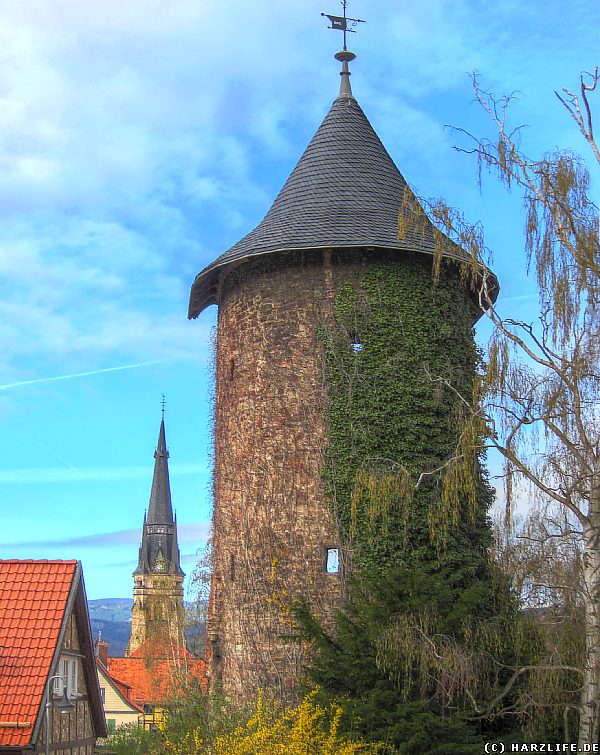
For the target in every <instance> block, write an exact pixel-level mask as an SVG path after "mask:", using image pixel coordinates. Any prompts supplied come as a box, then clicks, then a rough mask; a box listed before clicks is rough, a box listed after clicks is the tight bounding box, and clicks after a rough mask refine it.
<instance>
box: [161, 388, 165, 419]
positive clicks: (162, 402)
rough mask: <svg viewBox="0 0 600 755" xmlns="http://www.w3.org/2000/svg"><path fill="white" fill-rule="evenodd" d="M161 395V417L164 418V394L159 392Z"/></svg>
mask: <svg viewBox="0 0 600 755" xmlns="http://www.w3.org/2000/svg"><path fill="white" fill-rule="evenodd" d="M161 396H162V401H161V404H162V418H163V419H164V418H165V394H164V393H161Z"/></svg>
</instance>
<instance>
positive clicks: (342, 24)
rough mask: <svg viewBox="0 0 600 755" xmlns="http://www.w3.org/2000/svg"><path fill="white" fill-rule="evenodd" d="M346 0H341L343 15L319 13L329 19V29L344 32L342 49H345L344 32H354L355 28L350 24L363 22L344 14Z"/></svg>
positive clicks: (354, 24) (355, 24)
mask: <svg viewBox="0 0 600 755" xmlns="http://www.w3.org/2000/svg"><path fill="white" fill-rule="evenodd" d="M347 4H348V3H347V0H342V9H343V11H344V15H343V16H330V15H329V13H321V15H322V16H327V18H328V19H329V20H330V21H331V26H329V27H327V28H329V29H338V30H339V31H343V32H344V48H343V49H344V50H347V49H348V48H347V47H346V33H347V32H349V31H350V32H352V34H356V30H355V29H351V28H350V27H351V26H358V24H364V23H365V22H364V21H363V20H362V18H348V17H347V16H346V5H347Z"/></svg>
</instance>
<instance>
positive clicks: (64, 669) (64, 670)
mask: <svg viewBox="0 0 600 755" xmlns="http://www.w3.org/2000/svg"><path fill="white" fill-rule="evenodd" d="M65 687H66V688H67V695H68V696H69V697H73V696H74V695H76V694H77V658H71V657H69V656H65V655H63V656H62V658H61V659H60V662H59V664H58V676H56V677H55V678H54V682H53V685H52V689H53V692H54V694H55V695H62V693H63V689H64V688H65Z"/></svg>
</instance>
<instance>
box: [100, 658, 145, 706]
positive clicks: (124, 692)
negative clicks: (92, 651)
mask: <svg viewBox="0 0 600 755" xmlns="http://www.w3.org/2000/svg"><path fill="white" fill-rule="evenodd" d="M96 666H97V667H98V668H99V669H100V671H101V673H102V674H103V675H104V677H106V679H107V680H108V682H109V684H112V685H113V687H114V688H115V689H116V690H117V692H118V693H119V694H120V695H121V697H122V698H123V700H125V702H126V703H127V704H128V705H131V707H132V708H135V709H136V710H138V711H139V712H140V713H143V712H144V711H143V709H142V707H141V706H140V705H139V704H137V703H134V702H133V700H132V699H131V685H129V684H126V683H125V682H123V681H121V680H120V679H117V678H116V677H114V676H112V674H110V672H109V671H108V669H107V667H106V666H105V665H104V664H103V663H102V661H101V660H99V659H98V658H96Z"/></svg>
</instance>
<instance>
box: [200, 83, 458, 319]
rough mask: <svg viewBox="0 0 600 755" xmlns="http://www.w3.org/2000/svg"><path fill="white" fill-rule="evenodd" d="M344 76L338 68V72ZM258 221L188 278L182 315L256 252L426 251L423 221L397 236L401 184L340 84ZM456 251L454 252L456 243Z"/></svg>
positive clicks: (428, 239)
mask: <svg viewBox="0 0 600 755" xmlns="http://www.w3.org/2000/svg"><path fill="white" fill-rule="evenodd" d="M342 75H343V76H344V73H342ZM342 82H343V83H342V90H341V93H340V96H339V97H338V98H337V99H336V100H335V101H334V103H333V105H332V106H331V109H330V110H329V112H328V113H327V115H326V116H325V119H324V121H323V122H322V124H321V125H320V127H319V129H318V131H317V133H316V134H315V135H314V137H313V139H312V141H311V142H310V144H309V145H308V147H307V148H306V150H305V152H304V154H303V155H302V157H301V158H300V161H299V162H298V164H297V165H296V167H295V168H294V170H293V171H292V173H291V175H290V177H289V178H288V180H287V181H286V183H285V185H284V187H283V188H282V189H281V191H280V192H279V194H278V196H277V198H276V199H275V201H274V202H273V205H272V206H271V209H270V210H269V211H268V213H267V214H266V216H265V217H264V219H263V220H262V221H261V223H260V224H259V225H258V226H257V227H256V228H255V229H254V230H253V231H251V232H250V233H249V234H248V235H247V236H245V237H244V238H243V239H242V240H241V241H238V243H237V244H234V246H232V247H231V248H230V249H229V250H228V251H227V252H225V254H222V255H221V256H220V257H219V258H218V259H216V260H215V261H214V262H212V263H211V264H210V265H208V267H206V268H205V269H204V270H203V271H202V272H201V273H199V275H198V276H197V277H196V280H195V281H194V283H193V285H192V291H191V295H190V305H189V312H188V316H189V317H190V318H192V317H197V316H198V315H199V314H200V312H202V310H203V309H204V308H205V307H207V306H209V305H210V304H216V303H217V290H218V283H219V275H220V272H221V270H223V269H224V268H225V267H227V266H228V265H231V264H233V263H239V262H240V261H242V260H245V259H248V258H249V257H253V256H256V255H263V254H271V253H274V252H282V251H291V250H298V249H323V248H328V249H335V248H338V249H339V248H352V247H372V248H384V249H397V250H398V251H413V252H420V253H425V254H429V255H431V254H433V251H434V242H433V228H432V226H431V224H430V223H429V221H428V220H425V223H424V224H423V223H421V224H420V227H419V228H418V229H415V232H414V233H412V234H411V232H410V231H409V232H408V234H407V235H406V236H405V237H404V238H402V239H398V215H399V212H400V208H401V206H402V203H403V199H404V192H405V189H406V188H407V184H406V181H405V180H404V178H403V176H402V175H401V173H400V171H399V170H398V168H397V167H396V165H395V164H394V161H393V160H392V158H391V157H390V155H389V154H388V152H387V150H386V149H385V147H384V146H383V144H382V143H381V140H380V139H379V137H378V136H377V134H376V133H375V131H374V130H373V127H372V126H371V124H370V123H369V121H368V119H367V117H366V115H365V114H364V112H363V111H362V109H361V107H360V105H359V104H358V102H357V101H356V100H355V99H354V97H353V96H352V93H351V91H350V88H349V84H347V83H346V82H347V74H346V81H344V78H343V79H342ZM456 256H462V254H461V250H460V249H459V248H458V247H456Z"/></svg>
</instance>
